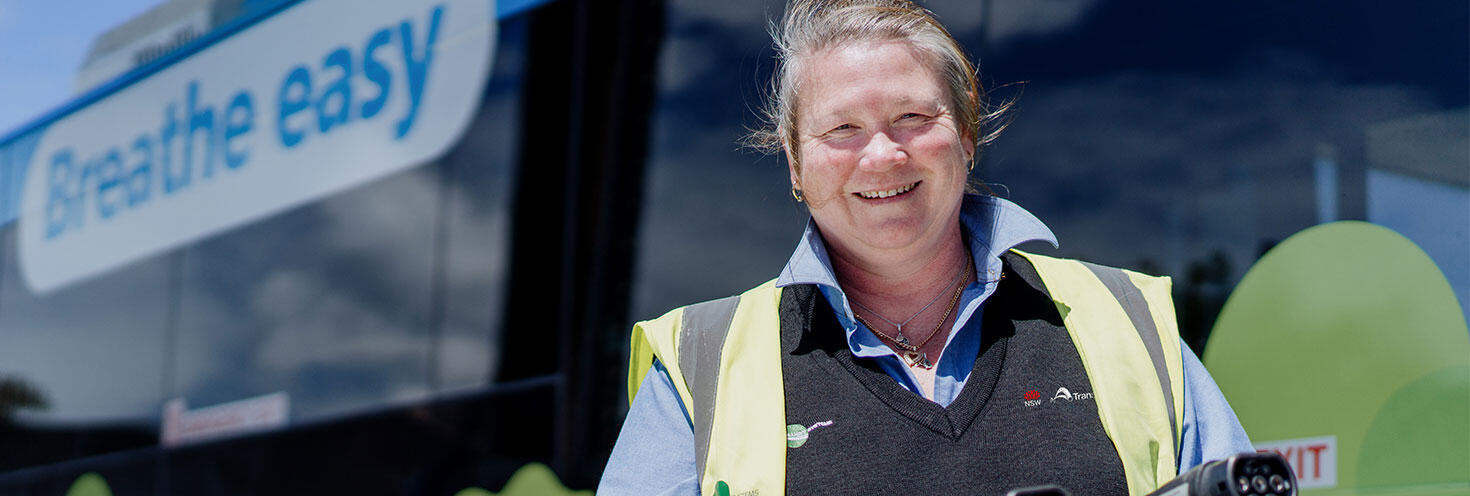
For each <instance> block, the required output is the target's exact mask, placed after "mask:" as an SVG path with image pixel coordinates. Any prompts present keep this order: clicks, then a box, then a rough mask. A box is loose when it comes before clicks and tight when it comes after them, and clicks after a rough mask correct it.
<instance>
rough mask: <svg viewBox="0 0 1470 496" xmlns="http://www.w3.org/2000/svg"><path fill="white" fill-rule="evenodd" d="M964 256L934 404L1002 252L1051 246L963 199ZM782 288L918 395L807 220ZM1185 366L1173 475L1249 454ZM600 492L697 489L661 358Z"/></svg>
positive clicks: (953, 387)
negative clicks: (965, 276)
mask: <svg viewBox="0 0 1470 496" xmlns="http://www.w3.org/2000/svg"><path fill="white" fill-rule="evenodd" d="M960 222H961V226H962V227H963V229H964V234H965V239H966V242H967V243H968V244H969V248H970V254H971V256H972V257H974V259H975V267H976V268H977V270H976V276H977V277H976V278H977V279H978V282H975V283H972V284H970V285H969V286H967V287H966V288H965V290H964V291H963V292H962V294H961V296H960V304H959V308H960V314H959V317H957V318H956V319H955V323H954V327H953V328H952V329H951V331H952V332H950V335H949V338H948V339H949V341H948V342H947V343H946V344H945V347H944V351H942V352H941V354H940V357H939V361H938V362H937V363H936V365H935V378H934V391H933V396H932V397H931V398H930V400H932V401H934V402H935V403H939V404H940V405H945V406H948V405H949V404H950V402H952V401H954V399H955V397H957V396H959V393H960V389H961V388H963V387H964V385H965V380H966V379H968V376H969V372H970V369H971V368H972V366H973V364H974V362H975V358H976V357H977V356H979V352H980V332H981V329H980V321H981V319H979V318H977V317H979V315H980V313H981V311H982V310H983V303H984V302H985V300H986V299H987V298H989V297H990V295H991V293H994V292H995V286H996V283H997V282H998V281H999V279H1000V271H1001V261H1000V255H1001V254H1002V253H1004V252H1005V251H1006V250H1009V249H1011V248H1013V247H1015V246H1016V245H1019V244H1021V243H1025V242H1027V241H1046V242H1048V243H1051V244H1052V245H1053V246H1055V245H1056V244H1057V242H1056V238H1055V236H1053V235H1052V232H1051V230H1050V229H1048V228H1047V227H1046V225H1045V224H1043V223H1042V222H1041V221H1040V220H1038V219H1037V218H1036V217H1035V216H1033V215H1031V213H1030V212H1027V211H1026V210H1025V209H1023V208H1021V207H1019V206H1017V205H1016V204H1014V203H1011V202H1009V201H1006V200H1003V199H998V198H993V197H980V196H966V197H965V199H964V205H963V206H962V207H961V211H960ZM776 284H777V285H778V286H789V285H793V284H815V285H817V287H818V288H819V290H820V291H821V292H822V294H823V295H824V296H825V297H826V299H827V301H828V303H830V304H831V307H832V311H833V313H835V314H836V315H837V320H838V322H840V323H841V324H842V327H843V329H844V330H845V331H846V333H847V343H848V346H849V348H851V349H852V353H853V355H854V356H863V357H870V358H872V359H874V360H876V361H877V363H878V364H879V365H880V366H881V367H882V368H883V370H884V371H885V372H887V373H888V375H889V376H890V377H893V379H894V380H895V381H898V383H899V384H901V385H903V387H905V388H907V389H908V390H910V391H914V392H915V393H916V394H917V393H918V392H919V388H918V386H917V383H916V382H915V379H914V377H913V375H912V373H910V372H909V370H908V367H905V366H904V365H903V363H902V361H901V359H900V358H899V357H898V356H897V355H896V354H894V353H893V350H892V349H890V348H888V347H887V346H886V345H884V344H883V343H882V342H880V341H878V338H877V336H874V335H873V333H872V332H871V331H869V330H868V329H867V328H866V327H862V326H861V324H858V323H856V319H854V318H853V314H852V309H851V307H850V306H849V304H848V300H847V296H846V294H844V293H843V292H842V288H840V287H839V286H838V285H837V278H836V276H835V275H834V274H833V272H832V264H831V260H830V259H829V258H828V255H827V249H826V244H825V243H824V242H823V241H822V238H821V234H820V232H819V231H818V230H817V228H816V225H815V224H814V223H812V222H808V223H807V229H806V232H805V234H803V236H802V239H801V243H800V244H799V245H797V248H796V251H795V252H794V253H792V255H791V259H790V260H789V261H788V262H787V264H786V267H785V269H783V270H782V271H781V275H780V276H779V277H777V279H776ZM1180 345H1181V346H1180V347H1181V349H1183V350H1184V351H1183V363H1184V371H1183V372H1184V412H1183V414H1184V425H1183V429H1182V432H1181V434H1182V435H1181V437H1180V456H1179V471H1180V473H1183V472H1184V471H1185V470H1188V469H1189V468H1191V467H1194V466H1196V465H1199V464H1201V463H1204V462H1205V461H1208V460H1215V459H1220V458H1224V457H1227V456H1230V455H1232V454H1235V453H1240V452H1248V451H1253V450H1252V448H1251V444H1250V439H1249V438H1247V437H1246V434H1245V430H1244V429H1243V428H1241V427H1240V421H1239V420H1237V419H1236V418H1235V412H1234V411H1232V410H1231V409H1230V405H1229V404H1228V403H1226V402H1225V397H1224V395H1222V394H1221V393H1220V389H1219V387H1218V386H1216V385H1215V381H1214V380H1213V379H1211V378H1210V374H1209V372H1207V371H1205V368H1204V365H1202V364H1200V362H1199V358H1197V357H1195V356H1194V353H1193V352H1191V351H1190V350H1189V348H1188V347H1187V346H1185V345H1184V344H1183V343H1182V342H1181V343H1180ZM597 492H598V494H600V495H608V494H613V495H616V494H670V495H675V494H677V495H688V494H699V477H698V474H696V473H695V462H694V431H693V424H692V423H691V422H690V420H689V415H688V413H687V410H686V409H685V408H684V405H683V400H682V399H680V398H679V393H678V391H677V390H676V389H675V388H674V384H673V381H672V380H671V379H670V378H669V375H668V371H667V370H666V369H664V367H663V364H660V363H657V362H655V363H654V368H653V369H652V370H651V371H650V372H649V374H648V375H647V376H645V377H644V378H643V383H642V384H641V385H640V386H639V389H638V395H637V397H635V398H634V400H633V404H632V405H630V406H629V411H628V417H627V419H626V420H625V421H624V423H623V430H622V432H621V433H620V434H619V436H618V442H617V445H616V446H614V448H613V452H612V457H611V458H610V459H609V460H608V464H607V468H606V469H605V470H604V471H603V474H602V482H601V484H600V485H599V487H598V491H597Z"/></svg>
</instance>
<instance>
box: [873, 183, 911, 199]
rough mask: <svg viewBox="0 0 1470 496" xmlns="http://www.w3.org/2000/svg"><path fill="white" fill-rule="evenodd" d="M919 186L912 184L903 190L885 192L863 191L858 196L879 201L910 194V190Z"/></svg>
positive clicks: (896, 189) (895, 189)
mask: <svg viewBox="0 0 1470 496" xmlns="http://www.w3.org/2000/svg"><path fill="white" fill-rule="evenodd" d="M918 185H919V183H913V184H910V185H908V186H904V187H902V188H894V189H888V190H883V191H862V192H859V193H858V196H861V197H863V198H866V199H869V200H879V199H883V198H888V197H892V196H898V195H901V194H904V193H908V192H909V191H910V190H912V189H914V186H918Z"/></svg>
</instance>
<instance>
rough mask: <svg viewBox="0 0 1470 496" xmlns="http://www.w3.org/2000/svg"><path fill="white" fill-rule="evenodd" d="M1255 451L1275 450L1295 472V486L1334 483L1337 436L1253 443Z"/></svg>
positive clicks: (1325, 485)
mask: <svg viewBox="0 0 1470 496" xmlns="http://www.w3.org/2000/svg"><path fill="white" fill-rule="evenodd" d="M1255 444H1256V451H1259V452H1262V453H1271V452H1274V453H1279V454H1281V456H1282V457H1283V458H1286V462H1287V463H1290V464H1291V469H1292V470H1293V471H1295V472H1296V480H1297V487H1301V488H1318V487H1321V488H1325V487H1336V486H1337V436H1321V437H1308V438H1301V439H1285V440H1281V441H1266V442H1260V443H1255Z"/></svg>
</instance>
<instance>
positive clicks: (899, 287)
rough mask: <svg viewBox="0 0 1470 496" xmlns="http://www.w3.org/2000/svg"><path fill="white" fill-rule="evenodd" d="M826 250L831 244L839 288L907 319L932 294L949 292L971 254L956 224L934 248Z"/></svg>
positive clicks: (893, 314) (891, 314)
mask: <svg viewBox="0 0 1470 496" xmlns="http://www.w3.org/2000/svg"><path fill="white" fill-rule="evenodd" d="M831 248H836V249H829V252H831V254H832V257H831V259H832V270H833V272H835V273H836V276H837V282H838V283H839V284H841V285H842V291H843V292H844V293H846V294H847V296H848V298H855V299H857V300H858V301H860V302H862V303H863V304H864V305H867V306H868V307H869V308H872V309H873V310H876V311H878V312H881V313H882V314H883V315H884V316H885V317H887V318H890V319H895V318H896V319H904V318H908V317H909V316H910V315H913V314H914V313H915V312H916V311H918V310H919V309H920V308H922V307H923V306H924V303H925V302H927V301H930V300H931V299H933V297H934V295H936V294H939V293H940V292H945V291H952V290H953V289H954V288H953V287H952V286H950V284H952V283H953V281H954V278H955V275H956V273H957V272H958V271H960V270H963V269H964V267H965V266H966V265H965V259H966V258H967V257H969V256H970V251H969V249H968V248H966V247H965V244H964V238H963V237H962V236H961V234H960V228H959V223H955V224H954V225H953V228H952V229H951V231H950V232H947V233H946V234H945V235H944V236H941V237H940V238H939V240H938V242H937V243H935V245H934V246H920V247H911V248H910V249H907V250H895V251H893V252H881V253H862V252H858V251H856V250H845V249H841V248H838V247H831Z"/></svg>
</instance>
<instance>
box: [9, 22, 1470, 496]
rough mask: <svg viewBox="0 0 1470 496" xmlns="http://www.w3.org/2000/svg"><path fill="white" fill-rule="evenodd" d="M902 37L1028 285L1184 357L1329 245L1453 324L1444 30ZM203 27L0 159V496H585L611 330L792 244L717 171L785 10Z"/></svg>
mask: <svg viewBox="0 0 1470 496" xmlns="http://www.w3.org/2000/svg"><path fill="white" fill-rule="evenodd" d="M226 3H228V2H226ZM923 3H924V5H926V6H927V7H929V8H930V9H932V10H933V11H935V12H936V13H937V14H938V16H939V17H940V18H941V19H942V20H943V21H944V22H945V23H946V24H947V25H948V26H949V27H950V28H951V30H952V31H953V32H954V34H955V35H956V36H957V37H958V38H959V39H960V40H961V41H962V42H963V43H964V44H965V45H966V46H967V47H968V48H969V49H970V50H972V52H973V53H972V55H973V56H974V57H975V58H976V59H977V60H978V61H979V70H980V75H981V79H982V80H983V81H985V82H986V84H987V86H988V88H989V89H990V90H991V91H990V99H991V100H992V101H997V102H999V101H1011V102H1014V103H1015V105H1014V110H1013V113H1012V114H1010V116H1009V119H1008V124H1009V125H1008V127H1007V128H1006V129H1005V131H1004V133H1003V134H1002V135H1001V138H1000V139H999V141H998V142H997V143H996V144H995V145H994V146H993V147H991V148H989V149H987V150H986V151H984V152H983V153H982V154H981V159H980V162H979V165H978V167H977V168H976V170H975V173H974V175H975V176H976V178H977V179H978V180H980V181H983V182H985V183H986V184H987V185H988V187H989V189H991V190H993V191H995V192H996V194H998V195H1001V196H1004V197H1006V198H1008V199H1011V200H1012V201H1015V202H1016V203H1018V204H1020V205H1021V206H1023V207H1025V208H1027V209H1028V210H1030V211H1031V212H1033V213H1035V214H1036V215H1037V216H1038V217H1039V218H1040V219H1041V220H1043V221H1044V222H1046V223H1047V224H1048V225H1049V226H1050V227H1051V229H1052V230H1053V231H1054V232H1055V233H1056V235H1057V238H1058V240H1059V241H1060V244H1061V247H1060V248H1059V249H1056V250H1052V249H1051V248H1050V247H1031V249H1036V250H1041V251H1045V252H1047V253H1053V254H1058V255H1061V256H1069V257H1078V258H1086V259H1089V260H1092V261H1096V262H1099V263H1104V264H1109V265H1114V266H1120V267H1126V268H1130V269H1134V270H1138V271H1141V272H1147V273H1152V274H1158V275H1169V276H1172V277H1173V278H1174V283H1175V286H1174V292H1175V297H1176V306H1177V310H1178V314H1179V317H1180V327H1181V333H1182V335H1183V337H1184V339H1185V342H1186V343H1187V344H1188V345H1189V346H1190V348H1192V349H1193V350H1194V352H1196V353H1198V354H1201V355H1202V356H1203V355H1204V354H1205V351H1206V347H1207V345H1208V343H1209V342H1210V341H1209V338H1210V335H1211V332H1212V329H1213V328H1214V326H1215V324H1216V319H1217V316H1219V315H1220V313H1221V309H1222V308H1224V307H1225V306H1226V304H1227V300H1229V299H1230V297H1231V293H1232V290H1233V289H1234V288H1235V287H1236V285H1237V284H1238V283H1240V282H1241V280H1242V278H1243V277H1245V276H1246V274H1247V273H1248V271H1249V270H1250V269H1251V267H1252V265H1254V264H1255V263H1256V262H1257V260H1258V259H1261V258H1262V256H1263V255H1265V254H1268V253H1270V252H1271V251H1272V249H1273V248H1274V247H1276V246H1277V244H1279V243H1283V242H1284V241H1286V240H1288V239H1290V238H1292V237H1293V236H1294V235H1297V234H1299V233H1302V232H1303V231H1307V230H1309V229H1311V228H1313V227H1314V226H1318V225H1321V224H1325V223H1332V222H1335V221H1343V220H1347V221H1354V220H1355V221H1361V222H1368V223H1372V224H1375V225H1378V226H1381V227H1384V228H1387V229H1391V230H1393V231H1395V232H1397V233H1398V234H1399V235H1401V236H1403V237H1404V238H1405V239H1408V240H1411V241H1412V243H1413V245H1414V246H1416V247H1418V249H1421V250H1422V251H1423V253H1425V254H1426V256H1427V257H1428V259H1430V260H1432V261H1433V264H1434V266H1435V267H1437V269H1438V270H1439V271H1440V272H1441V273H1442V274H1443V279H1444V280H1445V281H1447V283H1448V288H1449V291H1452V293H1453V295H1454V298H1453V299H1452V300H1453V301H1458V302H1459V305H1460V308H1461V310H1460V312H1461V315H1463V312H1464V310H1463V308H1464V307H1465V306H1466V305H1465V303H1466V302H1467V301H1470V260H1467V257H1470V249H1467V248H1470V234H1467V229H1470V227H1467V226H1470V170H1467V169H1470V168H1467V167H1466V166H1465V164H1466V163H1470V152H1467V146H1466V143H1467V142H1470V131H1467V129H1466V128H1467V125H1466V123H1467V122H1470V110H1467V108H1470V90H1467V84H1470V83H1467V81H1470V70H1467V61H1470V53H1467V51H1470V48H1467V47H1470V42H1467V40H1470V36H1467V26H1466V25H1465V23H1464V19H1466V18H1467V12H1466V9H1467V7H1466V5H1465V3H1464V2H1454V1H1431V2H1421V3H1417V4H1416V5H1415V6H1413V7H1412V8H1410V7H1407V6H1391V5H1380V4H1376V3H1373V4H1368V3H1362V4H1361V5H1356V4H1355V5H1352V6H1348V5H1341V4H1335V5H1334V6H1332V7H1331V8H1326V7H1322V6H1318V5H1310V4H1296V3H1291V4H1286V5H1283V4H1280V3H1279V2H1266V1H1248V2H1244V3H1241V2H1232V3H1229V4H1225V3H1217V4H1209V5H1198V4H1177V5H1176V4H1175V3H1170V2H1163V1H1151V2H1096V1H1093V0H1076V1H1067V2H1052V3H1047V4H1045V5H1043V4H1038V3H1036V2H1029V1H1025V0H985V1H983V2H973V1H965V0H933V1H929V2H923ZM165 5H169V4H165ZM230 6H231V8H229V9H223V10H218V11H220V12H227V13H228V15H227V16H225V18H223V19H219V20H218V21H217V22H210V23H208V25H207V26H205V27H203V28H198V29H193V28H191V29H193V30H192V31H189V34H188V35H187V36H172V35H169V34H167V33H165V34H164V35H161V36H163V38H165V39H167V40H170V41H169V42H168V43H166V45H165V46H164V48H157V46H154V47H153V48H150V49H149V50H150V51H148V52H147V56H146V57H137V58H136V62H137V63H136V65H134V66H131V67H129V68H127V69H122V70H121V72H119V73H116V74H115V75H110V74H106V73H104V74H103V75H97V74H95V73H88V75H86V79H87V81H88V82H87V84H86V85H85V87H87V88H90V89H87V90H86V91H85V92H84V93H82V94H80V95H78V96H76V97H75V98H74V99H72V100H71V101H68V102H66V103H65V104H63V105H62V106H60V107H58V108H57V109H55V110H54V111H51V112H48V113H46V114H44V115H41V116H37V117H36V118H35V119H33V120H31V121H29V122H28V123H27V124H25V125H23V126H22V127H20V128H18V129H16V130H13V131H11V132H9V133H7V134H4V135H0V222H3V225H0V260H3V263H0V446H4V447H5V449H3V450H0V493H4V494H35V495H61V494H117V495H127V494H189V495H193V494H306V493H310V494H431V495H455V494H463V495H478V494H487V493H488V494H547V493H550V494H556V493H567V494H579V492H583V491H589V490H592V489H594V488H595V486H596V484H597V481H598V479H599V477H600V474H601V472H602V468H603V466H604V464H605V463H606V460H607V457H608V454H609V453H610V451H611V449H612V446H613V443H614V441H615V439H616V437H617V433H618V430H619V427H620V425H621V422H622V416H623V414H624V412H626V408H627V397H626V390H625V385H626V381H627V376H626V374H627V365H628V364H627V349H628V341H627V340H628V330H629V328H630V326H631V323H632V322H635V321H638V320H643V319H649V318H653V317H656V316H658V315H659V314H661V313H662V312H664V311H666V310H668V309H670V308H673V307H675V306H678V305H682V304H687V303H692V302H695V301H701V300H706V299H711V298H716V297H720V296H725V295H729V294H734V293H737V292H739V291H742V290H743V289H746V288H749V287H752V286H754V285H756V284H759V283H760V282H762V281H765V280H767V279H770V278H771V277H774V276H775V275H776V274H777V273H778V271H779V270H780V268H781V267H782V265H783V264H784V263H785V261H786V259H787V258H788V257H789V256H790V254H791V251H792V249H793V248H794V247H795V243H796V241H797V238H798V236H799V235H800V233H801V231H802V229H803V227H804V226H805V224H806V222H807V217H806V213H805V211H804V209H803V208H802V207H801V205H799V204H797V203H796V202H794V201H793V200H792V199H791V198H790V197H789V196H788V194H787V188H788V187H789V182H788V179H787V177H788V172H787V168H786V165H785V164H784V162H783V161H782V159H781V157H772V156H763V155H760V154H758V153H755V152H752V151H750V150H748V149H746V148H742V147H741V145H740V143H741V137H742V136H743V135H744V134H745V133H746V132H748V130H749V129H751V128H753V127H754V126H756V125H758V116H757V115H756V113H755V112H754V111H752V109H753V108H754V107H756V106H757V104H758V102H759V101H760V98H761V97H762V94H763V92H764V91H765V89H766V84H767V80H768V78H769V76H770V73H771V70H772V50H771V48H770V41H769V37H768V35H767V32H766V26H767V23H768V22H769V20H770V19H771V18H772V17H773V16H778V15H779V13H780V12H781V10H782V8H783V3H782V2H778V1H774V0H769V1H761V2H706V1H702V0H625V1H617V2H608V1H593V0H499V1H496V0H372V1H363V0H250V1H245V2H234V3H231V4H230ZM161 8H162V7H161ZM1461 322H1462V324H1463V318H1462V320H1461ZM1462 328H1463V327H1462ZM1467 339H1470V336H1467ZM1364 352H1366V351H1364ZM1344 357H1345V358H1351V357H1350V356H1347V354H1345V355H1344ZM1207 365H1210V366H1211V370H1212V371H1214V370H1216V367H1215V364H1214V363H1212V362H1211V361H1209V360H1207ZM1220 370H1224V368H1221V369H1220ZM1220 379H1221V382H1222V384H1225V383H1229V381H1228V378H1225V377H1220ZM1226 392H1227V395H1228V394H1230V393H1231V391H1228V390H1227V391H1226ZM1238 408H1239V407H1238ZM1306 413H1310V412H1306ZM1246 427H1247V429H1248V430H1250V429H1252V428H1253V426H1252V425H1247V426H1246ZM1320 434H1321V433H1302V434H1301V436H1300V437H1302V438H1313V437H1312V436H1318V437H1320ZM1273 435H1274V434H1273ZM1293 435H1295V434H1293ZM1343 436H1346V434H1344V435H1343ZM1313 439H1315V438H1313ZM1335 439H1340V441H1338V444H1334V446H1339V447H1340V448H1334V449H1341V450H1342V452H1341V453H1338V454H1337V458H1336V459H1337V460H1347V459H1349V458H1353V456H1354V453H1351V452H1349V451H1350V450H1352V449H1356V448H1354V447H1353V446H1352V443H1351V442H1349V441H1347V440H1346V438H1345V437H1343V438H1335ZM1257 441H1281V439H1257ZM1271 446H1275V445H1271ZM1354 460H1356V458H1354ZM1344 463H1345V462H1344ZM1354 463H1356V462H1354ZM1354 466H1356V465H1354ZM1455 467H1457V466H1451V468H1455ZM1451 482H1454V481H1453V480H1452V481H1451ZM1467 483H1470V482H1467ZM1353 484H1354V479H1353V478H1352V477H1351V476H1350V474H1349V473H1348V470H1347V469H1343V471H1342V475H1340V476H1338V477H1337V478H1336V479H1334V480H1333V481H1331V482H1330V484H1329V483H1326V482H1324V483H1323V484H1322V485H1319V486H1316V487H1322V488H1327V489H1331V488H1334V487H1336V488H1348V487H1354V486H1353Z"/></svg>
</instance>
